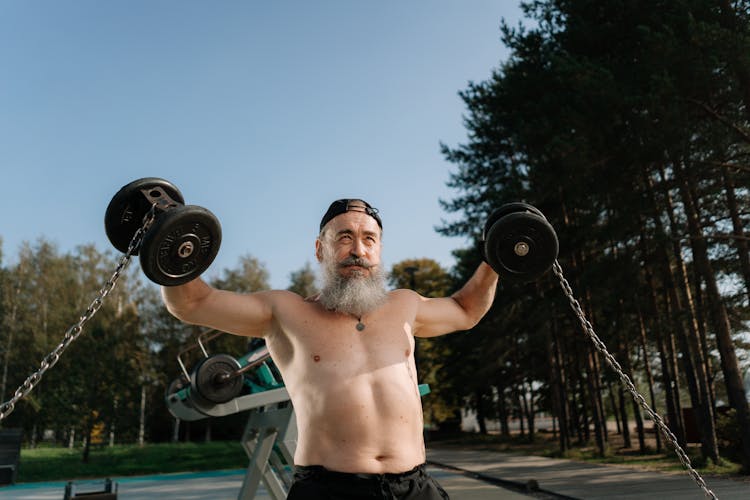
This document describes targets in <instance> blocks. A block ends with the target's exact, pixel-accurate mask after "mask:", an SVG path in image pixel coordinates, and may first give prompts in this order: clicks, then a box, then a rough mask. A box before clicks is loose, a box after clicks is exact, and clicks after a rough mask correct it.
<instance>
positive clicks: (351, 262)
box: [338, 256, 373, 269]
mask: <svg viewBox="0 0 750 500" xmlns="http://www.w3.org/2000/svg"><path fill="white" fill-rule="evenodd" d="M347 266H359V267H361V268H364V269H370V268H371V267H373V266H372V264H370V263H369V262H367V261H366V260H365V259H363V258H361V257H354V256H349V257H347V258H346V259H344V260H342V261H341V262H339V263H338V267H347Z"/></svg>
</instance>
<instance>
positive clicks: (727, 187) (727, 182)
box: [721, 103, 750, 300]
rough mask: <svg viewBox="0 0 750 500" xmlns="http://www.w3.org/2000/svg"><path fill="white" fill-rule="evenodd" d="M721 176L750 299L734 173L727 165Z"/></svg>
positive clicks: (749, 255)
mask: <svg viewBox="0 0 750 500" xmlns="http://www.w3.org/2000/svg"><path fill="white" fill-rule="evenodd" d="M748 104H750V103H748ZM721 176H722V180H723V181H724V191H725V193H726V195H727V207H729V216H730V217H731V219H732V229H733V233H732V235H733V236H735V238H734V245H735V247H736V249H737V258H738V260H739V261H740V270H741V271H742V277H743V279H744V281H745V293H746V294H747V298H748V300H750V248H749V247H750V245H748V243H747V239H746V237H747V235H746V234H745V229H744V224H743V223H742V219H741V218H740V211H739V208H738V206H737V197H736V196H735V193H734V180H733V179H732V173H731V172H729V169H728V168H727V167H722V169H721Z"/></svg>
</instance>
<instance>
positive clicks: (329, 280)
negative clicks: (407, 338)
mask: <svg viewBox="0 0 750 500" xmlns="http://www.w3.org/2000/svg"><path fill="white" fill-rule="evenodd" d="M351 264H356V265H361V266H363V267H366V268H368V269H369V270H370V273H369V275H364V274H360V273H356V274H353V275H351V276H342V275H341V273H339V265H344V266H345V265H351ZM321 267H322V272H323V290H322V291H321V292H320V298H319V300H320V303H321V304H322V305H323V307H325V308H326V309H329V310H333V311H338V312H341V313H344V314H351V315H353V316H355V317H357V318H362V316H364V315H365V314H367V313H368V312H370V311H374V310H375V309H377V308H378V307H380V306H381V305H383V304H384V303H385V301H386V299H387V298H388V292H387V291H386V289H385V275H384V273H383V271H382V269H381V268H380V267H379V266H378V267H370V266H369V264H368V263H367V262H365V261H363V260H361V259H357V258H354V257H349V258H348V259H346V260H344V261H343V262H341V263H337V262H335V261H334V260H333V259H325V260H324V261H323V264H322V266H321Z"/></svg>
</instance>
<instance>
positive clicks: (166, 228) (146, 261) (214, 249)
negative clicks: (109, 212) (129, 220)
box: [140, 205, 221, 286]
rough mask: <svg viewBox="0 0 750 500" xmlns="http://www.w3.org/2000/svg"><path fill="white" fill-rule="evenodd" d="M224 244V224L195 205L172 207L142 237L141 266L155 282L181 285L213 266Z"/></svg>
mask: <svg viewBox="0 0 750 500" xmlns="http://www.w3.org/2000/svg"><path fill="white" fill-rule="evenodd" d="M220 245H221V225H220V224H219V220H218V219H217V218H216V216H214V214H212V213H211V212H210V211H208V210H207V209H205V208H203V207H199V206H196V205H185V206H180V207H176V208H173V209H171V210H168V211H166V212H164V213H163V214H161V215H160V216H159V217H157V218H156V220H155V221H154V224H153V225H152V226H151V228H150V229H149V230H148V232H147V233H146V235H145V236H144V237H143V243H142V244H141V252H140V254H141V255H140V259H141V267H142V268H143V272H144V274H145V275H146V276H147V277H148V278H149V279H150V280H152V281H154V282H156V283H158V284H160V285H164V286H175V285H182V284H184V283H187V282H188V281H191V280H193V279H195V278H197V277H198V276H199V275H200V274H201V273H203V271H205V270H206V269H207V268H208V266H210V265H211V263H212V262H213V260H214V258H215V257H216V254H217V253H218V252H219V246H220Z"/></svg>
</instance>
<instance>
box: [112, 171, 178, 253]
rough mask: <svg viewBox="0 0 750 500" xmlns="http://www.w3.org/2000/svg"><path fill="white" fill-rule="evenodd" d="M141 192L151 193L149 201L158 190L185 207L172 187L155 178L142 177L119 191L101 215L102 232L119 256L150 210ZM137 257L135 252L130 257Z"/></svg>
mask: <svg viewBox="0 0 750 500" xmlns="http://www.w3.org/2000/svg"><path fill="white" fill-rule="evenodd" d="M144 190H148V191H153V192H152V193H151V194H152V198H157V197H158V195H159V190H162V191H161V192H163V193H164V194H166V195H167V196H169V197H170V198H172V200H173V201H175V202H177V203H180V204H183V203H185V200H184V198H183V197H182V193H180V190H179V189H177V187H176V186H175V185H174V184H172V183H171V182H169V181H166V180H164V179H160V178H158V177H144V178H142V179H138V180H135V181H133V182H130V183H128V184H126V185H125V186H123V187H122V188H120V190H119V191H118V192H117V193H116V194H115V195H114V196H113V197H112V200H111V201H110V202H109V205H108V206H107V211H106V212H105V213H104V229H105V231H106V233H107V237H108V238H109V241H110V242H111V243H112V245H113V246H114V247H115V248H116V249H117V250H119V251H120V252H122V253H125V252H127V251H128V245H130V241H131V240H132V239H133V236H134V235H135V232H136V231H137V230H138V228H140V227H141V225H142V224H143V217H144V216H145V215H146V214H147V213H148V211H149V210H151V204H152V202H150V201H149V200H148V198H146V196H145V195H144V193H143V191H144ZM148 191H147V192H148ZM137 254H138V251H137V250H136V251H135V252H134V255H137Z"/></svg>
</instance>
